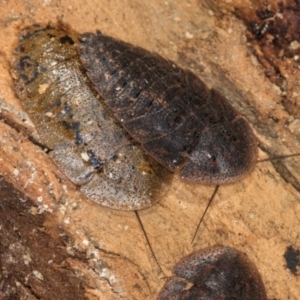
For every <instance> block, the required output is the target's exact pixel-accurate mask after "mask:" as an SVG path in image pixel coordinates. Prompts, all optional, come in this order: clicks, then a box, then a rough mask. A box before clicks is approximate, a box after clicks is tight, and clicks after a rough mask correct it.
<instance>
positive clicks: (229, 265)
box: [157, 246, 267, 300]
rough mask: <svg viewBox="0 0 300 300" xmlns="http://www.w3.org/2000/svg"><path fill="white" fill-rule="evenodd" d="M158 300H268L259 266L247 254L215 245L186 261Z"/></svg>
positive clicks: (175, 269) (171, 278)
mask: <svg viewBox="0 0 300 300" xmlns="http://www.w3.org/2000/svg"><path fill="white" fill-rule="evenodd" d="M173 274H174V275H175V276H173V277H170V278H169V279H168V280H167V282H166V283H165V285H164V287H163V288H162V290H161V292H160V294H159V296H158V298H157V300H170V299H172V300H185V299H189V300H193V299H194V300H196V299H197V300H227V299H237V300H238V299H239V300H240V299H243V300H254V299H255V300H267V295H266V291H265V287H264V284H263V281H262V279H261V276H260V274H259V272H258V270H257V268H256V266H255V265H254V264H253V263H252V262H251V261H250V260H249V258H248V257H247V255H246V254H244V253H242V252H240V251H237V250H236V249H233V248H230V247H225V246H214V247H209V248H205V249H202V250H199V251H197V252H194V253H192V254H190V255H188V256H187V257H185V258H183V259H182V260H181V261H180V262H179V263H178V264H176V266H175V267H174V269H173Z"/></svg>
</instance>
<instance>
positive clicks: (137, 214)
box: [134, 210, 166, 277]
mask: <svg viewBox="0 0 300 300" xmlns="http://www.w3.org/2000/svg"><path fill="white" fill-rule="evenodd" d="M134 213H135V215H136V218H137V220H138V222H139V224H140V226H141V229H142V231H143V234H144V236H145V239H146V241H147V244H148V246H149V248H150V251H151V253H152V255H153V258H154V260H155V262H156V264H157V265H158V267H159V269H160V271H161V272H162V274H163V276H164V277H166V274H165V273H164V271H163V270H162V267H161V266H160V264H159V262H158V260H157V257H156V256H155V254H154V251H153V249H152V246H151V244H150V241H149V239H148V236H147V233H146V230H145V228H144V225H143V223H142V220H141V218H140V215H139V213H138V211H137V210H135V211H134Z"/></svg>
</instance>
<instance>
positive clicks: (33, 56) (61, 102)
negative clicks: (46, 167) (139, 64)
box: [13, 25, 171, 210]
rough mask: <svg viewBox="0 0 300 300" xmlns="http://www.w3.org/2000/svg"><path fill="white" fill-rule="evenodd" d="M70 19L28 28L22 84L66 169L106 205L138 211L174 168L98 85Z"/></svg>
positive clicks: (17, 63)
mask: <svg viewBox="0 0 300 300" xmlns="http://www.w3.org/2000/svg"><path fill="white" fill-rule="evenodd" d="M76 38H77V36H76V34H75V33H74V32H71V31H70V30H67V29H64V28H62V26H58V27H54V26H52V25H48V26H41V25H33V26H31V27H28V28H26V29H24V30H23V31H22V33H21V35H20V38H19V45H18V47H17V49H16V51H15V54H14V62H13V77H14V78H15V86H16V91H17V93H18V95H19V97H20V99H21V100H22V103H23V105H24V108H25V109H26V111H27V112H28V114H29V116H30V118H31V119H32V121H33V123H34V124H35V126H36V129H37V132H38V134H39V136H40V138H41V140H42V142H43V143H44V144H45V145H46V146H47V147H48V148H49V149H50V150H51V151H50V156H51V157H52V159H53V160H54V162H55V163H56V164H57V166H58V167H59V168H60V170H61V171H62V172H63V173H64V174H65V175H66V176H67V177H68V178H69V179H70V180H71V181H72V182H74V183H75V184H77V185H80V190H81V191H82V193H83V194H85V195H86V196H87V197H88V198H90V199H91V200H93V201H95V202H96V203H99V204H100V205H103V206H108V207H110V208H114V209H120V210H137V209H142V208H146V207H149V206H151V205H152V204H153V203H154V202H156V201H158V200H159V198H160V197H159V196H160V195H161V192H162V188H163V187H164V186H165V185H166V183H167V182H168V181H169V180H171V175H170V173H169V172H168V171H167V170H165V169H164V168H163V167H162V166H160V165H159V164H158V163H157V162H155V161H154V160H153V159H152V158H151V157H149V156H148V155H146V154H145V153H144V151H143V150H142V149H141V147H140V146H139V145H138V144H136V143H135V142H134V141H133V140H132V139H131V138H130V136H129V135H128V134H127V132H126V131H125V130H124V129H123V128H122V126H120V125H119V124H118V123H117V121H116V120H115V119H114V116H113V115H111V114H110V113H109V111H108V110H107V109H106V108H105V106H104V104H103V103H102V101H101V98H100V99H99V97H98V96H97V94H96V93H95V92H94V91H93V89H92V88H91V84H90V83H89V80H88V78H87V77H86V76H85V73H84V69H83V67H82V65H81V63H80V61H79V58H78V54H77V51H76V49H75V42H76Z"/></svg>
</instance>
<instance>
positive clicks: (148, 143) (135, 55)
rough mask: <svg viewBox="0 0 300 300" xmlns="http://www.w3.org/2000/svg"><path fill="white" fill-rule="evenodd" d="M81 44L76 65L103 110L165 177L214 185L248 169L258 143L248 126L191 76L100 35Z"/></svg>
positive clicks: (83, 37)
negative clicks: (79, 63) (166, 173)
mask: <svg viewBox="0 0 300 300" xmlns="http://www.w3.org/2000/svg"><path fill="white" fill-rule="evenodd" d="M79 41H80V43H79V45H78V51H79V55H80V58H81V61H82V63H83V65H84V67H85V69H86V70H87V75H88V77H89V78H90V79H91V81H92V82H93V84H94V85H95V87H96V89H97V90H98V92H99V93H100V95H101V96H102V97H103V98H104V101H105V103H106V104H107V105H108V106H109V108H110V109H111V110H112V112H113V113H114V115H115V116H116V118H117V119H118V120H119V121H120V122H121V123H122V125H123V127H124V128H125V129H126V130H127V131H128V132H129V133H130V135H131V136H132V137H133V138H134V139H135V140H136V141H138V142H139V143H140V144H141V145H142V147H143V149H145V150H146V152H147V153H149V154H150V155H151V156H152V157H153V158H154V159H155V160H157V161H158V162H159V163H161V164H162V165H163V166H164V167H166V168H167V169H168V170H170V171H172V172H176V171H177V170H180V176H181V178H182V179H184V180H187V181H191V182H196V183H204V184H216V185H219V184H223V183H229V182H233V181H236V180H238V179H240V178H241V177H243V176H244V175H245V174H247V173H248V172H249V171H250V170H251V169H252V168H253V166H254V165H255V162H256V158H257V142H256V138H255V136H254V134H253V132H252V129H251V127H250V125H249V124H248V122H247V121H246V120H245V119H244V118H242V117H241V116H240V115H239V114H238V113H237V112H236V110H235V109H234V108H233V107H232V106H231V105H230V104H229V103H228V101H227V100H226V99H225V98H224V97H223V96H222V95H221V94H219V93H218V92H217V91H216V90H214V89H209V88H208V87H207V86H206V85H205V84H204V83H203V82H202V81H201V80H200V79H199V78H198V77H196V76H195V75H194V74H193V73H192V72H190V71H188V70H183V69H181V68H179V67H178V66H176V65H175V64H174V62H172V61H169V60H166V59H164V58H162V57H161V56H159V55H157V54H154V53H151V52H149V51H147V50H145V49H142V48H140V47H135V46H133V45H131V44H128V43H125V42H123V41H120V40H117V39H114V38H112V37H108V36H105V35H102V34H101V33H100V32H97V33H96V34H92V33H85V34H82V35H81V36H80V37H79Z"/></svg>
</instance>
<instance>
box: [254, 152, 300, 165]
mask: <svg viewBox="0 0 300 300" xmlns="http://www.w3.org/2000/svg"><path fill="white" fill-rule="evenodd" d="M299 155H300V153H295V154H288V155H279V156H275V157H271V158H264V159H258V160H257V161H256V162H257V163H260V162H264V161H272V160H277V159H283V158H289V157H294V156H299Z"/></svg>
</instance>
